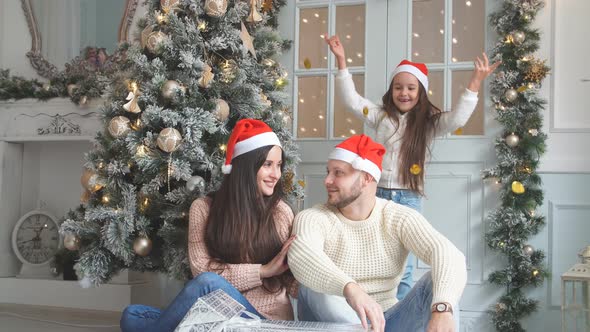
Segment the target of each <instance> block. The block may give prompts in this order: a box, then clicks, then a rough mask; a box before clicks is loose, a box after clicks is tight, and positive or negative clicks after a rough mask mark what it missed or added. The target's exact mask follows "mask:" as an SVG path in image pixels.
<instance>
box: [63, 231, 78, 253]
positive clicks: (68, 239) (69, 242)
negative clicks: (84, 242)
mask: <svg viewBox="0 0 590 332" xmlns="http://www.w3.org/2000/svg"><path fill="white" fill-rule="evenodd" d="M64 247H65V248H66V249H68V250H71V251H76V250H78V249H80V238H79V237H78V236H77V235H75V234H72V233H69V234H66V236H64Z"/></svg>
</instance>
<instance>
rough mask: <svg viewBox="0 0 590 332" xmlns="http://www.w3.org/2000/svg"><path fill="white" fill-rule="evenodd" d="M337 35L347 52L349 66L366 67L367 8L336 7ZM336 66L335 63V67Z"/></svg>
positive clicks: (359, 6)
mask: <svg viewBox="0 0 590 332" xmlns="http://www.w3.org/2000/svg"><path fill="white" fill-rule="evenodd" d="M336 34H337V35H338V36H339V37H340V41H341V42H342V45H343V46H344V50H345V51H346V62H347V65H348V66H364V65H365V54H364V52H365V6H364V5H358V6H338V7H336ZM334 62H335V61H334ZM336 65H337V64H336V63H334V66H336Z"/></svg>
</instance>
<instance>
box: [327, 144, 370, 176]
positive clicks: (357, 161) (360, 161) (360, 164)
mask: <svg viewBox="0 0 590 332" xmlns="http://www.w3.org/2000/svg"><path fill="white" fill-rule="evenodd" d="M328 159H334V160H342V161H345V162H347V163H349V164H351V165H352V167H353V168H354V169H358V170H359V171H365V172H367V173H369V174H371V176H373V178H374V179H375V181H377V182H379V179H380V178H381V170H380V169H379V166H377V165H376V164H375V163H374V162H372V161H370V160H369V159H364V158H361V157H360V156H359V155H358V154H356V153H354V152H352V151H349V150H346V149H342V148H335V149H334V150H333V151H332V152H331V153H330V155H329V156H328Z"/></svg>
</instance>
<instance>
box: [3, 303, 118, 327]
mask: <svg viewBox="0 0 590 332" xmlns="http://www.w3.org/2000/svg"><path fill="white" fill-rule="evenodd" d="M120 317H121V313H120V312H111V311H98V310H80V309H72V308H60V307H47V306H32V305H23V304H6V303H0V331H18V332H37V331H44V332H58V331H59V332H114V331H120V329H119V319H120Z"/></svg>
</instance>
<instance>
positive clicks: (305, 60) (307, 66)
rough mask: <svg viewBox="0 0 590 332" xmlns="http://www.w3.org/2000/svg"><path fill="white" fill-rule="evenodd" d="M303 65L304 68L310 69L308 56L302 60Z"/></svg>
mask: <svg viewBox="0 0 590 332" xmlns="http://www.w3.org/2000/svg"><path fill="white" fill-rule="evenodd" d="M303 67H305V69H311V60H309V58H305V59H304V60H303Z"/></svg>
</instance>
